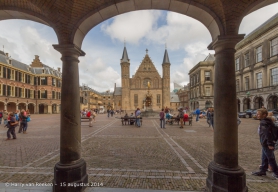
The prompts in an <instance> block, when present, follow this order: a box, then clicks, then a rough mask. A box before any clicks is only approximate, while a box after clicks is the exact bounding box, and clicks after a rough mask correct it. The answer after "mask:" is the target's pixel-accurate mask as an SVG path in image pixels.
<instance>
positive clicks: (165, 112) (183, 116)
mask: <svg viewBox="0 0 278 192" xmlns="http://www.w3.org/2000/svg"><path fill="white" fill-rule="evenodd" d="M187 111H188V109H187V108H179V109H178V112H179V113H178V115H177V117H176V118H177V119H179V122H180V128H183V126H184V125H185V122H186V121H189V116H188V114H187ZM165 117H166V119H167V121H168V122H169V121H170V119H171V118H172V117H173V115H171V114H170V110H169V108H168V107H167V106H166V107H165V109H164V108H162V109H161V112H160V113H159V118H160V128H163V129H166V128H165Z"/></svg>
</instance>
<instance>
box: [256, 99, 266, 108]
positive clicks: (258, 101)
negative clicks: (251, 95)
mask: <svg viewBox="0 0 278 192" xmlns="http://www.w3.org/2000/svg"><path fill="white" fill-rule="evenodd" d="M263 102H264V99H263V98H262V97H256V98H255V99H254V109H260V108H262V106H263V105H264V103H263Z"/></svg>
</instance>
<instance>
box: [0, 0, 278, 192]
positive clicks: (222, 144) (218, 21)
mask: <svg viewBox="0 0 278 192" xmlns="http://www.w3.org/2000/svg"><path fill="white" fill-rule="evenodd" d="M274 2H277V0H249V1H229V3H228V4H227V1H224V0H217V1H210V0H206V1H198V2H197V1H179V0H177V1H173V0H172V1H171V0H163V1H162V0H161V1H158V0H144V1H139V0H130V1H127V0H122V1H114V0H106V1H87V0H79V1H69V2H67V3H56V2H55V1H49V2H48V3H41V1H32V2H30V1H27V0H26V1H25V0H21V1H6V2H5V3H3V4H1V6H0V7H1V8H0V12H1V13H0V20H3V19H29V20H34V21H37V22H41V23H45V24H48V25H50V26H52V27H53V28H54V30H55V32H56V34H57V36H58V40H59V45H55V46H54V48H55V49H56V50H58V51H59V52H60V53H61V55H62V58H61V60H62V62H63V74H62V75H63V77H62V98H63V100H62V101H61V102H62V103H61V104H62V107H61V113H62V114H63V115H61V136H60V140H61V141H60V143H61V145H60V162H59V163H57V164H56V165H55V171H54V173H55V176H54V184H57V183H63V182H66V183H74V182H76V181H78V182H82V183H87V181H88V175H87V173H86V171H85V170H86V163H85V161H84V160H83V159H82V158H81V146H80V145H81V136H80V137H78V138H77V137H76V135H81V134H80V133H81V129H80V115H79V111H77V110H73V111H70V112H68V111H67V106H73V108H76V109H77V108H78V107H79V79H78V62H79V61H78V57H80V56H84V55H85V53H84V52H83V51H82V50H81V49H80V48H81V47H82V46H81V45H82V41H83V39H84V37H85V35H86V34H87V33H88V31H89V30H91V29H92V28H93V27H94V26H96V25H97V24H99V23H101V22H103V21H104V20H106V19H108V18H111V17H113V16H116V15H119V14H122V13H126V12H129V11H135V10H143V9H161V10H169V11H174V12H177V13H181V14H184V15H187V16H190V17H193V18H195V19H197V20H199V21H200V22H202V23H203V24H204V25H205V26H206V27H207V29H208V30H209V32H210V33H211V37H212V40H213V42H212V43H211V44H210V45H209V49H212V50H215V53H216V54H215V57H216V59H215V84H214V94H215V95H214V107H215V116H218V117H219V118H216V119H215V122H214V159H213V161H212V162H211V163H210V165H209V167H208V169H209V176H208V178H207V182H206V183H207V190H208V191H215V190H217V189H223V191H224V190H226V189H227V190H230V191H247V187H246V179H245V174H244V171H243V169H242V168H240V166H239V165H238V150H237V146H238V145H237V143H236V142H237V140H238V136H237V123H236V116H237V114H236V102H237V101H236V89H235V87H236V86H235V81H234V79H235V74H234V73H233V72H234V71H235V63H234V53H235V50H234V48H235V45H236V44H237V43H238V42H239V41H240V40H241V39H242V38H243V36H242V35H238V28H239V25H240V21H241V20H242V18H243V17H244V16H245V15H246V14H248V13H250V12H252V11H254V10H256V9H258V8H260V7H263V6H266V5H269V4H271V3H274ZM224 5H225V6H224ZM53 10H55V12H53ZM63 18H65V19H63ZM57 23H58V24H57ZM223 64H225V65H223ZM230 72H232V73H230ZM223 79H225V81H223ZM218 101H221V102H218ZM226 111H229V114H227V113H226ZM65 114H67V116H72V117H75V118H73V119H71V121H70V122H69V121H68V120H67V119H66V118H67V116H66V115H65ZM223 114H227V115H223ZM231 119H233V120H231ZM226 122H230V123H229V124H228V125H227V124H226ZM223 125H225V126H223ZM68 130H70V132H68ZM69 137H70V138H75V139H71V140H70V141H69ZM219 138H221V139H219ZM69 149H70V150H69ZM66 165H71V166H66ZM73 167H74V168H75V169H74V170H72V168H73ZM64 175H66V176H67V177H65V176H64ZM77 175H78V177H77ZM219 180H221V181H223V182H218V181H219ZM239 184H240V185H239ZM54 186H55V187H54V191H62V190H64V188H61V187H60V186H59V185H54ZM68 188H70V187H68ZM74 190H75V191H82V190H84V187H79V188H75V189H74Z"/></svg>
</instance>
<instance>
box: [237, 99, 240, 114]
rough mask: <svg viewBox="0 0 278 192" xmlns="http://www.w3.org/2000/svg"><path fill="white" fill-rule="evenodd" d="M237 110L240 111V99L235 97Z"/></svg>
mask: <svg viewBox="0 0 278 192" xmlns="http://www.w3.org/2000/svg"><path fill="white" fill-rule="evenodd" d="M237 112H240V100H239V99H237Z"/></svg>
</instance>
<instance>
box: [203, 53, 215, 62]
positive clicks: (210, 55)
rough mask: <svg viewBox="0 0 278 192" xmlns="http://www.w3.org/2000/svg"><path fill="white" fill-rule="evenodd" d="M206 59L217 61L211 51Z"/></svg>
mask: <svg viewBox="0 0 278 192" xmlns="http://www.w3.org/2000/svg"><path fill="white" fill-rule="evenodd" d="M204 61H215V57H214V55H212V54H210V53H209V55H208V56H207V57H206V58H205V60H204Z"/></svg>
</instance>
